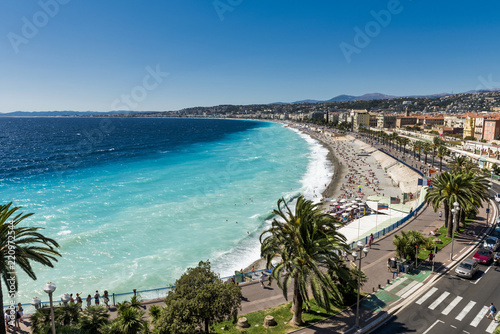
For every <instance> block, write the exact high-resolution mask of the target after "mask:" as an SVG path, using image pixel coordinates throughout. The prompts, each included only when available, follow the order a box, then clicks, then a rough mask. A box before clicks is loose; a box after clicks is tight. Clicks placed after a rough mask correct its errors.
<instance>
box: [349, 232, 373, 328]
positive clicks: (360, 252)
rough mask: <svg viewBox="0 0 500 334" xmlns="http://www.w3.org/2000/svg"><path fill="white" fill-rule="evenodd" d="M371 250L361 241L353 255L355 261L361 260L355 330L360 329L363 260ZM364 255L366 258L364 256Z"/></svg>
mask: <svg viewBox="0 0 500 334" xmlns="http://www.w3.org/2000/svg"><path fill="white" fill-rule="evenodd" d="M368 252H369V249H368V248H366V247H365V245H364V243H363V241H361V240H359V241H358V248H356V249H355V250H354V251H353V252H352V253H351V255H352V257H353V259H354V261H356V260H359V266H358V298H357V301H356V325H355V329H359V328H360V327H359V295H360V290H361V260H362V259H364V258H366V256H367V255H368ZM363 254H364V256H363Z"/></svg>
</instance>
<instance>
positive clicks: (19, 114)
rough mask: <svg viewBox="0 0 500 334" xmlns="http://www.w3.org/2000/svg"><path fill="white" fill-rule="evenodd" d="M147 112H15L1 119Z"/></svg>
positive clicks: (3, 114) (0, 114)
mask: <svg viewBox="0 0 500 334" xmlns="http://www.w3.org/2000/svg"><path fill="white" fill-rule="evenodd" d="M143 112H145V111H130V110H114V111H107V112H99V111H72V110H63V111H14V112H8V113H0V117H39V116H43V117H68V116H90V115H116V114H130V113H143Z"/></svg>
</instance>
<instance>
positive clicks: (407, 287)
mask: <svg viewBox="0 0 500 334" xmlns="http://www.w3.org/2000/svg"><path fill="white" fill-rule="evenodd" d="M417 283H418V281H413V282H411V283H410V284H408V285H407V286H405V287H404V288H402V289H401V290H399V291H398V292H396V296H402V295H404V294H405V293H406V291H408V290H410V289H411V288H413V287H414V286H415V285H417Z"/></svg>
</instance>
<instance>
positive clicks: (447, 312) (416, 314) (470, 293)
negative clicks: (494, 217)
mask: <svg viewBox="0 0 500 334" xmlns="http://www.w3.org/2000/svg"><path fill="white" fill-rule="evenodd" d="M496 233H499V232H498V231H497V232H496ZM470 257H472V254H470V256H468V258H470ZM499 282H500V267H497V266H493V265H489V266H486V265H480V268H479V271H478V272H477V273H476V274H475V275H474V277H473V279H471V280H467V279H463V278H459V277H457V276H456V275H455V267H453V268H452V270H450V271H449V272H448V273H447V274H445V275H444V276H443V277H442V278H441V279H440V280H438V281H437V282H436V283H435V284H434V285H432V286H430V287H429V289H427V290H426V291H425V292H424V293H423V294H421V295H420V296H419V297H418V298H416V300H414V301H413V302H412V303H411V304H409V305H407V306H406V307H405V308H404V309H402V310H401V311H399V312H398V313H396V315H395V316H393V317H391V318H390V319H389V320H388V321H387V322H386V323H385V324H383V325H382V326H381V327H380V328H378V329H376V330H374V331H372V332H371V333H377V334H389V333H391V334H392V333H421V334H440V333H464V334H466V333H493V331H494V329H495V328H496V327H497V325H498V324H496V323H494V322H493V321H492V320H491V318H490V319H487V318H486V315H487V314H488V307H489V305H490V302H493V303H494V304H495V306H496V307H497V308H498V307H500V289H498V285H499Z"/></svg>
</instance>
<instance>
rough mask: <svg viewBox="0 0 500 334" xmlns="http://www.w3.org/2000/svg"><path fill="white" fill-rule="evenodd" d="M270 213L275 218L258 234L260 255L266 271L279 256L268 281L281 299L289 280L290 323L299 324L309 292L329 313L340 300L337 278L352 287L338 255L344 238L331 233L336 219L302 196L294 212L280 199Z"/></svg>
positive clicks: (344, 244)
mask: <svg viewBox="0 0 500 334" xmlns="http://www.w3.org/2000/svg"><path fill="white" fill-rule="evenodd" d="M273 212H274V214H276V215H277V216H278V217H277V218H275V219H273V222H272V225H271V227H270V228H269V229H268V230H267V231H264V232H263V233H262V234H261V235H260V242H261V255H262V257H264V258H265V259H266V260H267V267H268V268H270V265H271V260H272V259H273V258H274V257H276V256H277V255H281V259H282V261H281V262H280V263H278V264H277V265H276V266H275V267H274V268H273V270H272V273H271V276H270V280H274V279H275V280H277V282H278V287H279V288H281V289H282V290H283V295H284V297H285V298H287V291H288V287H289V285H290V284H291V283H292V281H293V306H292V310H293V317H292V320H291V323H292V324H293V325H300V324H301V323H302V306H303V303H304V302H306V303H308V300H309V291H312V294H313V296H314V298H315V300H316V302H317V303H318V305H320V306H322V307H324V308H325V309H327V310H330V309H331V305H332V304H333V303H342V300H343V294H342V292H341V291H340V290H339V287H338V286H337V285H336V281H339V278H340V279H341V280H342V281H343V282H351V284H353V286H355V284H356V281H354V280H353V279H352V276H351V275H350V269H349V268H347V266H346V265H345V263H344V261H343V260H342V259H341V257H340V255H339V254H340V252H341V251H342V250H347V245H346V239H345V237H344V236H343V235H342V234H340V233H338V232H337V231H336V230H335V225H334V224H335V223H336V220H335V219H334V218H333V217H331V216H330V215H328V214H325V213H323V212H322V211H321V210H320V209H319V208H318V205H317V204H314V203H313V202H312V201H309V200H306V199H304V197H303V196H300V197H299V198H298V199H297V203H296V206H295V210H294V212H292V210H291V209H290V208H289V207H288V205H287V204H286V202H285V200H284V199H283V198H282V199H280V200H278V209H277V210H274V211H273ZM332 297H333V299H332Z"/></svg>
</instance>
